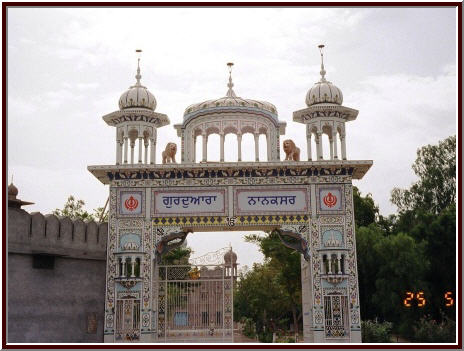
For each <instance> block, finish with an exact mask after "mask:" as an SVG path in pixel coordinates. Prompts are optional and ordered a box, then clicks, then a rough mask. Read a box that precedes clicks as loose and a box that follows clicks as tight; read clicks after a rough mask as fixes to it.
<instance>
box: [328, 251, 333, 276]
mask: <svg viewBox="0 0 464 351" xmlns="http://www.w3.org/2000/svg"><path fill="white" fill-rule="evenodd" d="M327 260H328V261H329V271H328V272H327V273H328V274H332V254H331V253H328V254H327Z"/></svg>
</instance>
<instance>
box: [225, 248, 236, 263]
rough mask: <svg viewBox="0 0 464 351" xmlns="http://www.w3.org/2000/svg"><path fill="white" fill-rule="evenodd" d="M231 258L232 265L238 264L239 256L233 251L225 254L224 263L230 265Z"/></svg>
mask: <svg viewBox="0 0 464 351" xmlns="http://www.w3.org/2000/svg"><path fill="white" fill-rule="evenodd" d="M231 258H232V264H236V263H237V254H236V253H235V252H233V251H232V250H230V251H227V252H226V253H225V254H224V262H225V263H226V264H230V261H231Z"/></svg>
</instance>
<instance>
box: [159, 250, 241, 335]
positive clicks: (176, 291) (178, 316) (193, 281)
mask: <svg viewBox="0 0 464 351" xmlns="http://www.w3.org/2000/svg"><path fill="white" fill-rule="evenodd" d="M228 250H229V249H227V250H225V249H222V250H219V251H217V252H214V253H209V254H207V255H205V256H202V257H200V258H198V259H193V260H190V264H189V265H170V266H167V265H160V266H158V282H159V285H158V341H160V342H166V343H169V342H202V343H204V342H233V285H234V273H233V272H234V270H233V269H231V267H230V266H229V265H228V264H226V263H224V261H223V260H222V262H223V263H220V264H207V262H208V261H212V260H213V258H219V257H223V256H224V254H222V255H221V252H222V253H224V252H227V251H228Z"/></svg>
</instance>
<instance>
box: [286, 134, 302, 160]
mask: <svg viewBox="0 0 464 351" xmlns="http://www.w3.org/2000/svg"><path fill="white" fill-rule="evenodd" d="M284 151H285V155H286V157H285V161H299V160H300V148H298V147H296V145H295V143H294V142H293V140H291V139H287V140H285V141H284Z"/></svg>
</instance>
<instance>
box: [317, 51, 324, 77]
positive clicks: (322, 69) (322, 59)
mask: <svg viewBox="0 0 464 351" xmlns="http://www.w3.org/2000/svg"><path fill="white" fill-rule="evenodd" d="M317 47H318V48H319V52H320V53H321V71H320V73H321V82H325V74H326V71H325V69H324V52H323V49H324V47H325V45H324V44H320V45H318V46H317Z"/></svg>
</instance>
